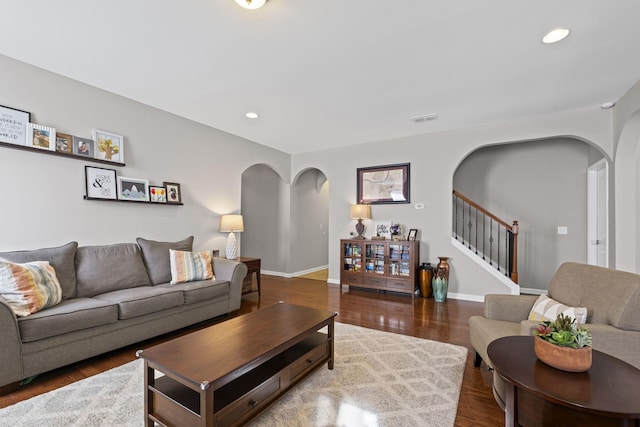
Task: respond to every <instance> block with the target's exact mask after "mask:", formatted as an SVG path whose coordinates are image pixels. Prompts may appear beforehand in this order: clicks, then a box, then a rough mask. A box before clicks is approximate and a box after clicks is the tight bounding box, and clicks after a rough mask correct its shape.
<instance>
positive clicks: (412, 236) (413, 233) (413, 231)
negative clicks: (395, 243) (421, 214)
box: [407, 228, 418, 242]
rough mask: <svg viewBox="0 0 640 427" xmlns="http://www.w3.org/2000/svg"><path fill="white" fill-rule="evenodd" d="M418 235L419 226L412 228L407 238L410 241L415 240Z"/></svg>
mask: <svg viewBox="0 0 640 427" xmlns="http://www.w3.org/2000/svg"><path fill="white" fill-rule="evenodd" d="M417 237H418V229H417V228H412V229H410V230H409V236H408V237H407V240H408V241H410V242H415V241H416V238H417Z"/></svg>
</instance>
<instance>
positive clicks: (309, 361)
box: [289, 344, 329, 382]
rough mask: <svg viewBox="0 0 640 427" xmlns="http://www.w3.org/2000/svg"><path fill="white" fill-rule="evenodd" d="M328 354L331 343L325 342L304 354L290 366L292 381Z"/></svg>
mask: <svg viewBox="0 0 640 427" xmlns="http://www.w3.org/2000/svg"><path fill="white" fill-rule="evenodd" d="M328 354H329V345H328V344H325V345H321V346H318V347H316V348H314V349H313V350H311V351H310V352H308V353H307V354H305V355H304V356H302V357H301V358H300V359H298V360H297V361H295V362H294V363H293V364H292V365H291V366H290V367H289V378H290V381H291V382H294V381H297V380H298V377H299V376H300V375H302V374H304V373H306V371H307V370H308V369H310V368H312V367H314V366H315V365H316V363H317V362H318V361H319V360H322V359H323V358H325V357H327V356H328Z"/></svg>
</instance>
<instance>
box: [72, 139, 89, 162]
mask: <svg viewBox="0 0 640 427" xmlns="http://www.w3.org/2000/svg"><path fill="white" fill-rule="evenodd" d="M73 154H77V155H79V156H85V157H93V139H89V138H80V137H79V136H74V137H73Z"/></svg>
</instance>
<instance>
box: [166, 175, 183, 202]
mask: <svg viewBox="0 0 640 427" xmlns="http://www.w3.org/2000/svg"><path fill="white" fill-rule="evenodd" d="M162 185H164V187H165V188H166V189H167V203H175V204H178V203H182V193H181V192H180V184H178V183H176V182H166V181H165V182H164V183H163V184H162Z"/></svg>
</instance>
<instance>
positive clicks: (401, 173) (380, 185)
mask: <svg viewBox="0 0 640 427" xmlns="http://www.w3.org/2000/svg"><path fill="white" fill-rule="evenodd" d="M409 168H410V163H402V164H397V165H385V166H373V167H366V168H358V171H357V183H356V185H357V188H358V200H357V203H358V204H368V205H374V204H393V203H409V202H410V199H409V182H410V179H409V178H410V177H409V172H410V171H409Z"/></svg>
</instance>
